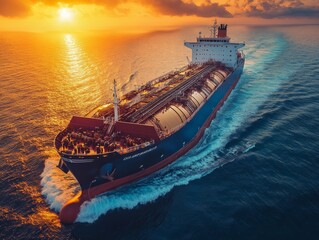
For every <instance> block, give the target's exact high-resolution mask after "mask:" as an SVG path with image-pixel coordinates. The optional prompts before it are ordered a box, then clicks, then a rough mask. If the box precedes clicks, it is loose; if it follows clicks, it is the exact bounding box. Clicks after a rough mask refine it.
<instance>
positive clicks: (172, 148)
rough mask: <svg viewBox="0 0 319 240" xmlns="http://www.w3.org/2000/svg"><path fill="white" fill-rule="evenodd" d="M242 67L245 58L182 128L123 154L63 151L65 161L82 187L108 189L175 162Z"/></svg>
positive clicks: (201, 129) (209, 118) (206, 122)
mask: <svg viewBox="0 0 319 240" xmlns="http://www.w3.org/2000/svg"><path fill="white" fill-rule="evenodd" d="M243 67H244V59H242V60H241V63H240V64H239V65H238V67H237V68H236V69H234V71H233V72H232V73H231V74H230V75H229V76H228V77H227V78H226V79H225V80H224V81H223V83H222V84H221V85H220V86H219V87H218V88H217V89H216V90H215V92H214V93H213V95H212V96H211V97H210V98H209V99H207V101H206V102H204V104H203V105H202V106H200V108H199V109H198V111H197V113H195V115H194V116H193V118H191V119H190V120H189V121H188V122H187V123H186V124H185V125H184V126H183V127H182V128H181V129H180V130H178V131H177V132H175V133H174V134H172V135H171V136H169V137H167V138H165V139H163V140H162V141H160V142H158V143H155V144H153V145H150V146H148V147H145V148H142V149H139V150H137V151H135V152H131V153H128V154H123V155H120V154H119V153H117V152H112V153H109V154H107V155H99V156H85V157H83V156H82V157H81V156H70V155H63V153H61V157H62V159H63V164H65V165H66V166H67V168H68V170H70V171H71V172H72V174H73V175H74V176H75V178H76V179H77V180H78V182H79V184H80V186H81V188H82V190H87V189H89V188H90V189H91V188H96V187H98V186H100V185H103V186H105V187H104V188H103V190H105V191H107V190H110V189H112V188H115V187H118V186H121V185H123V184H126V183H128V182H132V181H135V180H137V179H140V178H142V177H144V176H146V175H149V174H151V173H152V172H154V171H157V170H158V169H160V168H162V167H164V166H166V165H168V164H169V163H171V162H173V161H175V160H176V159H177V158H178V157H180V156H181V155H183V154H185V153H186V152H187V151H188V150H190V149H191V148H192V147H193V146H194V145H195V144H196V143H198V141H199V140H200V137H201V136H202V135H203V132H204V129H205V128H206V127H208V126H209V124H210V122H211V121H212V119H213V118H214V117H215V114H216V111H217V110H218V109H219V108H220V106H221V105H222V103H223V102H224V100H225V99H226V98H227V97H228V95H229V94H230V92H231V91H232V89H233V88H234V87H235V85H236V83H237V81H238V80H239V78H240V76H241V74H242V72H243ZM106 172H113V175H112V179H106V178H105V175H106ZM103 190H101V191H98V192H97V193H100V192H103Z"/></svg>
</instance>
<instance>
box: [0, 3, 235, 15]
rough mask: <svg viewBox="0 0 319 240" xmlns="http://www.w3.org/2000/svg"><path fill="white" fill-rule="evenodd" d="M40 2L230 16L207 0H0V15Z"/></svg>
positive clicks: (23, 11) (22, 11)
mask: <svg viewBox="0 0 319 240" xmlns="http://www.w3.org/2000/svg"><path fill="white" fill-rule="evenodd" d="M38 2H42V3H44V4H47V5H59V4H69V5H74V4H96V5H102V6H105V7H107V8H108V9H115V8H116V7H117V6H119V5H120V4H122V3H129V2H133V3H138V4H142V5H144V6H148V7H150V8H152V9H154V10H155V11H156V12H157V13H159V14H163V15H171V16H184V15H195V16H199V17H232V14H231V13H230V12H228V11H227V10H226V6H224V5H219V4H218V3H211V2H210V1H209V0H207V2H206V3H205V4H202V5H196V4H194V3H193V2H191V1H188V2H184V1H183V0H111V1H105V0H104V1H103V0H60V1H57V0H29V1H27V3H26V1H24V0H1V4H0V15H2V16H6V17H15V16H16V17H20V16H24V15H26V14H28V13H29V12H30V8H31V6H32V4H35V3H38Z"/></svg>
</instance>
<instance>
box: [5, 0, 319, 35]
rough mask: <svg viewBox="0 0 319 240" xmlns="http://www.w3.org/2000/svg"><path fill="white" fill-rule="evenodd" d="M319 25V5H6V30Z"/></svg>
mask: <svg viewBox="0 0 319 240" xmlns="http://www.w3.org/2000/svg"><path fill="white" fill-rule="evenodd" d="M214 18H217V19H218V20H219V22H221V21H222V22H227V23H233V24H308V23H311V24H319V0H219V1H217V0H0V31H32V32H46V31H88V30H112V31H119V32H143V31H151V30H159V29H170V28H176V27H178V26H182V25H201V24H207V22H211V21H212V19H214Z"/></svg>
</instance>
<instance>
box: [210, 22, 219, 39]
mask: <svg viewBox="0 0 319 240" xmlns="http://www.w3.org/2000/svg"><path fill="white" fill-rule="evenodd" d="M217 27H218V25H217V20H216V18H215V21H214V25H212V26H211V27H210V28H209V31H210V37H211V38H215V37H216V33H217Z"/></svg>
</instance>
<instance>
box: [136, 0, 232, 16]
mask: <svg viewBox="0 0 319 240" xmlns="http://www.w3.org/2000/svg"><path fill="white" fill-rule="evenodd" d="M142 2H143V3H144V4H149V5H150V6H151V7H153V8H155V9H156V10H157V11H158V12H159V13H161V14H164V15H174V16H176V15H195V16H199V17H215V16H216V17H232V14H231V13H230V12H228V11H227V10H226V8H225V6H224V5H219V4H218V3H211V2H209V1H207V2H206V4H202V5H199V6H197V5H196V4H194V3H193V2H183V1H181V0H162V1H158V0H149V1H142Z"/></svg>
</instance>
